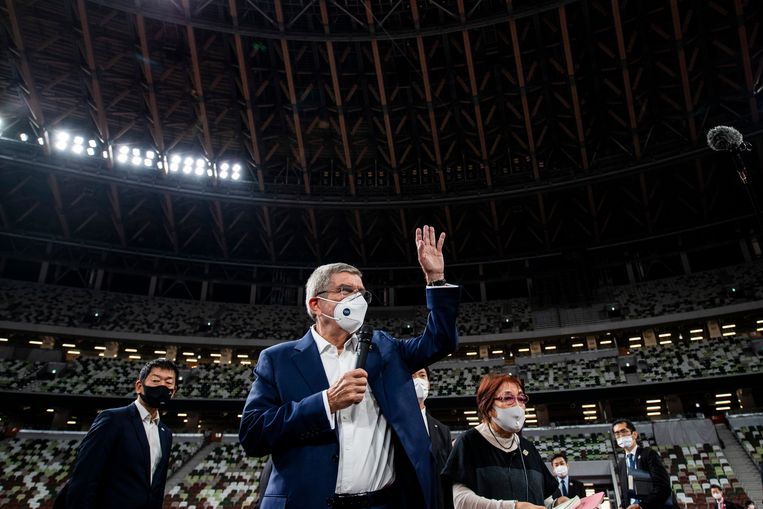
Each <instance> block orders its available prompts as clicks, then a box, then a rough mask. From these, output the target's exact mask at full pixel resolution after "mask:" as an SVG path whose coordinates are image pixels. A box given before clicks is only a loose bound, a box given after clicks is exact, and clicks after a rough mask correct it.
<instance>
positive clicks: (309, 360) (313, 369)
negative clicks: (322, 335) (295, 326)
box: [291, 331, 329, 394]
mask: <svg viewBox="0 0 763 509" xmlns="http://www.w3.org/2000/svg"><path fill="white" fill-rule="evenodd" d="M291 360H292V361H293V362H294V365H295V366H296V368H297V370H298V371H299V373H300V375H302V379H303V380H304V381H305V383H306V384H307V386H308V387H309V388H310V391H311V392H312V393H313V394H314V393H316V392H320V391H323V390H326V389H328V388H329V381H328V378H326V371H325V370H324V369H323V363H322V362H321V356H320V353H318V346H317V345H316V344H315V340H314V339H313V333H312V332H311V331H308V332H307V334H305V336H304V337H303V338H302V339H300V340H299V341H298V342H297V344H296V345H295V346H294V352H293V354H292V357H291Z"/></svg>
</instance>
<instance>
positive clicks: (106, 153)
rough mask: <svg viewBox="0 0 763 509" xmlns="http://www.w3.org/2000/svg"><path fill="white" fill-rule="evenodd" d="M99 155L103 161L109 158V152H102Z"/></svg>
mask: <svg viewBox="0 0 763 509" xmlns="http://www.w3.org/2000/svg"><path fill="white" fill-rule="evenodd" d="M101 154H102V155H103V158H104V159H108V158H109V151H108V150H104V151H103V152H101Z"/></svg>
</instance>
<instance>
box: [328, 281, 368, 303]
mask: <svg viewBox="0 0 763 509" xmlns="http://www.w3.org/2000/svg"><path fill="white" fill-rule="evenodd" d="M323 293H336V294H338V295H341V296H342V298H345V297H347V296H348V295H352V294H355V293H359V294H360V295H361V297H363V298H364V299H365V300H366V302H368V303H369V304H370V303H371V299H372V298H373V294H372V293H371V292H369V291H368V290H364V289H363V288H353V287H352V286H345V285H341V286H339V287H338V288H336V289H335V290H323V291H322V292H318V293H316V294H315V295H321V294H323Z"/></svg>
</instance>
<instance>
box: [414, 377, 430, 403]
mask: <svg viewBox="0 0 763 509" xmlns="http://www.w3.org/2000/svg"><path fill="white" fill-rule="evenodd" d="M413 387H414V388H415V389H416V397H417V398H418V399H419V401H424V400H425V399H427V396H429V382H428V381H426V380H424V379H423V378H414V379H413Z"/></svg>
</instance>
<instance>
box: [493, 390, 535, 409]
mask: <svg viewBox="0 0 763 509" xmlns="http://www.w3.org/2000/svg"><path fill="white" fill-rule="evenodd" d="M494 400H495V401H500V402H501V403H506V404H508V405H509V406H513V405H516V404H517V403H519V404H520V405H526V404H527V402H528V401H530V396H528V395H527V394H524V393H522V392H520V393H519V395H518V396H515V395H513V394H512V393H510V392H506V393H504V394H501V395H500V396H496V397H495V398H494Z"/></svg>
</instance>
